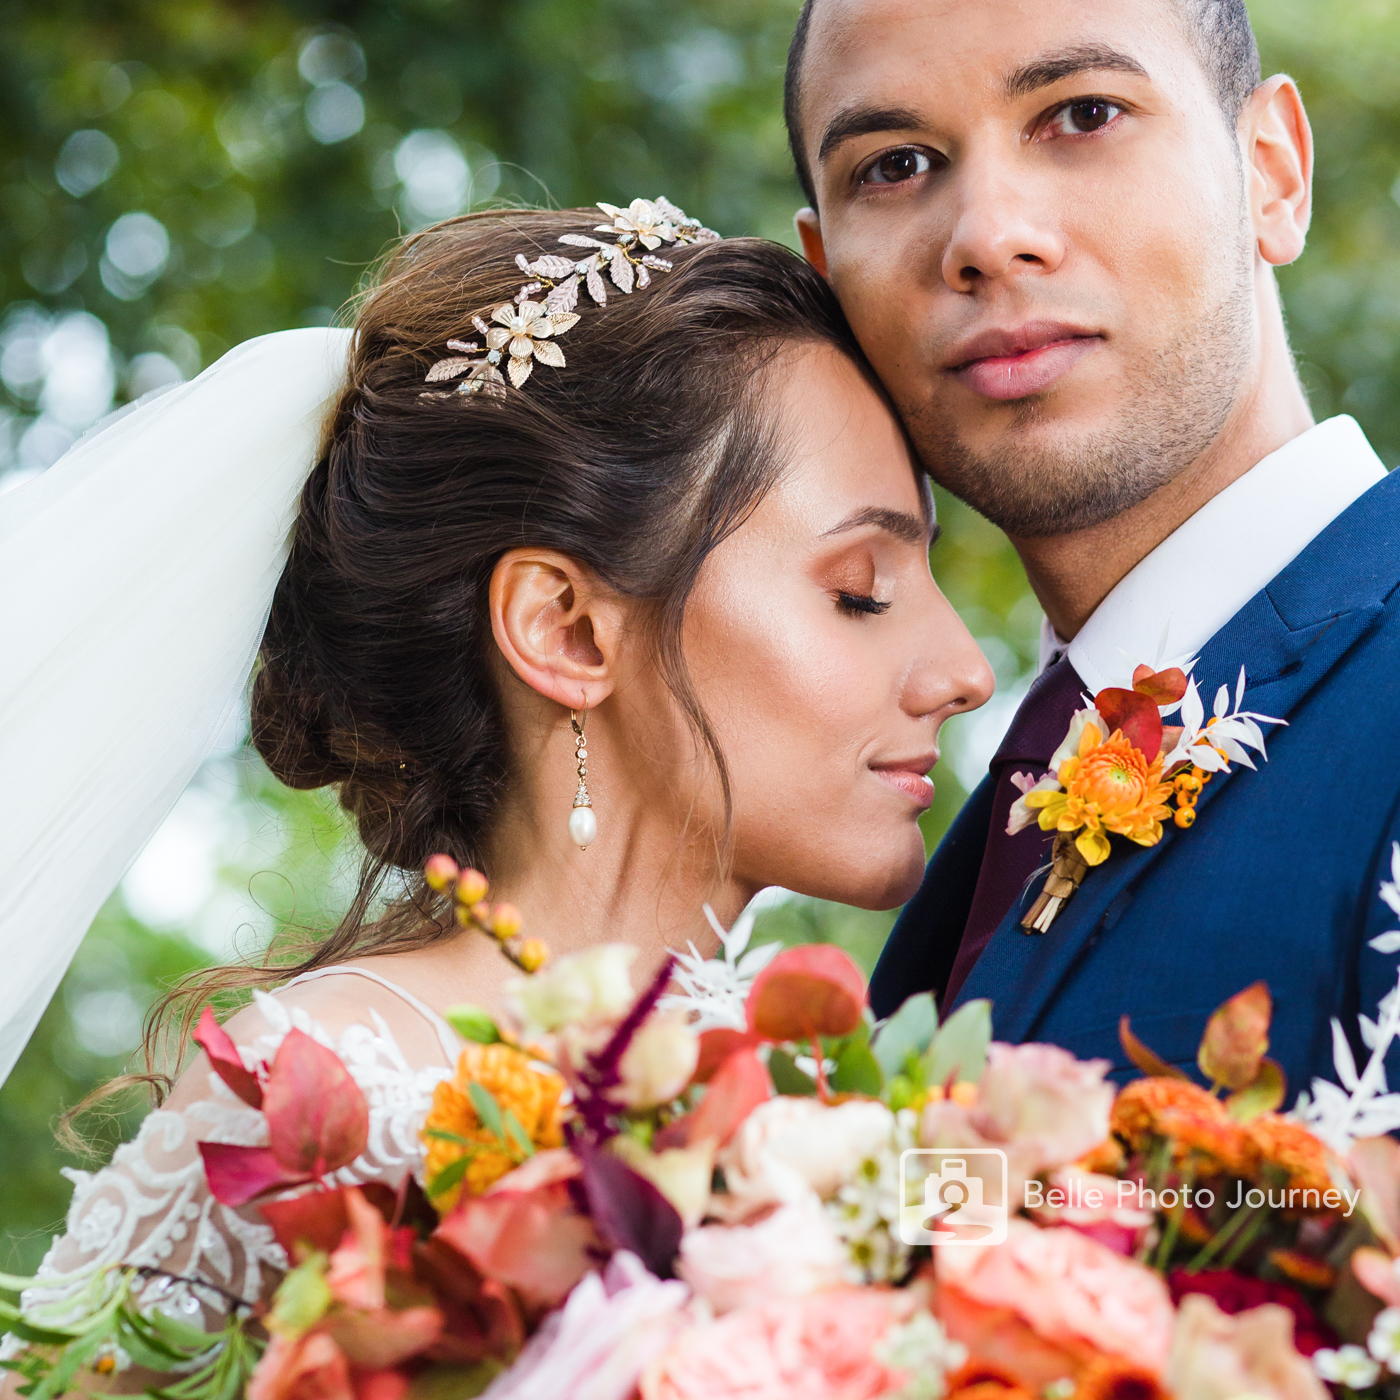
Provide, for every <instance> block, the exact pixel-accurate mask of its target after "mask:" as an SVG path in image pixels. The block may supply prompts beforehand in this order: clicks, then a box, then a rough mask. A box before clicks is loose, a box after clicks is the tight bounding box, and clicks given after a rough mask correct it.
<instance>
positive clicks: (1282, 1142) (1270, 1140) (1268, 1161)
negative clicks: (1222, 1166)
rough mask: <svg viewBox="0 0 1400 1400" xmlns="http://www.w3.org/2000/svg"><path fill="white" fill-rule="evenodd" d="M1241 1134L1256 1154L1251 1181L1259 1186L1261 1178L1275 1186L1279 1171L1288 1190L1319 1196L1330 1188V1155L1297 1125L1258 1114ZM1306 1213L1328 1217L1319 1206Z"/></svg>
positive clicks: (1331, 1186)
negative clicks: (1256, 1158)
mask: <svg viewBox="0 0 1400 1400" xmlns="http://www.w3.org/2000/svg"><path fill="white" fill-rule="evenodd" d="M1245 1131H1246V1132H1247V1133H1248V1134H1249V1139H1250V1141H1251V1142H1252V1143H1253V1144H1254V1149H1255V1151H1256V1152H1257V1153H1258V1168H1257V1171H1256V1173H1255V1176H1254V1179H1255V1180H1257V1181H1259V1182H1260V1184H1261V1185H1265V1184H1267V1181H1266V1180H1265V1178H1267V1177H1269V1176H1271V1175H1272V1176H1274V1177H1275V1184H1277V1181H1276V1178H1277V1175H1278V1173H1280V1172H1282V1173H1285V1174H1286V1175H1287V1177H1288V1188H1289V1189H1294V1190H1298V1191H1316V1192H1317V1193H1318V1196H1319V1197H1320V1196H1321V1194H1322V1192H1324V1191H1328V1190H1332V1189H1334V1186H1333V1180H1332V1173H1331V1171H1330V1170H1329V1166H1330V1162H1331V1153H1330V1152H1329V1151H1328V1150H1327V1147H1326V1145H1325V1144H1323V1143H1322V1142H1319V1141H1318V1139H1317V1138H1315V1137H1314V1136H1313V1135H1312V1134H1311V1133H1310V1132H1309V1131H1308V1130H1307V1129H1306V1128H1305V1127H1304V1126H1303V1125H1302V1124H1301V1123H1295V1122H1293V1121H1292V1119H1289V1118H1283V1117H1281V1116H1280V1115H1279V1114H1277V1113H1261V1114H1260V1115H1259V1117H1258V1118H1254V1119H1251V1120H1250V1122H1248V1123H1247V1124H1246V1125H1245ZM1271 1169H1272V1170H1271ZM1307 1213H1308V1214H1330V1212H1329V1211H1328V1210H1327V1208H1326V1207H1323V1206H1320V1205H1319V1206H1318V1207H1316V1208H1315V1209H1313V1210H1310V1211H1308V1212H1307Z"/></svg>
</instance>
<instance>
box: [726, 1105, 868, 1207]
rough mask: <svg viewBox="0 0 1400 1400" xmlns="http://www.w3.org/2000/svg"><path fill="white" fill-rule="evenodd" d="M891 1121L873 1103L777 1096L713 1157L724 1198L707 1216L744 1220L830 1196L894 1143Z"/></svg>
mask: <svg viewBox="0 0 1400 1400" xmlns="http://www.w3.org/2000/svg"><path fill="white" fill-rule="evenodd" d="M893 1132H894V1114H892V1113H891V1112H890V1111H889V1109H888V1108H886V1107H885V1105H884V1104H882V1103H878V1102H876V1101H875V1100H873V1099H851V1100H849V1101H847V1102H846V1103H842V1104H835V1105H829V1104H824V1103H821V1102H819V1101H818V1100H817V1099H809V1098H790V1097H779V1098H772V1099H768V1100H766V1101H765V1102H764V1103H761V1104H759V1105H758V1106H757V1107H756V1108H755V1109H754V1110H753V1111H752V1112H751V1113H750V1114H749V1115H748V1117H747V1118H745V1119H744V1121H743V1122H742V1123H741V1124H740V1125H739V1130H738V1132H736V1133H735V1134H734V1136H733V1138H731V1139H730V1141H729V1143H728V1145H727V1146H726V1147H724V1148H723V1149H722V1150H721V1151H720V1153H719V1156H718V1157H717V1158H716V1164H717V1165H718V1166H719V1167H720V1168H721V1169H722V1170H723V1172H724V1181H725V1187H726V1192H725V1194H724V1195H720V1196H712V1197H711V1198H710V1213H711V1214H712V1215H714V1216H717V1217H718V1218H719V1219H721V1220H731V1221H732V1220H744V1219H746V1218H747V1217H749V1216H751V1215H753V1214H755V1213H756V1212H757V1211H760V1210H762V1209H763V1208H764V1207H766V1206H773V1205H783V1204H787V1203H790V1202H793V1201H799V1200H801V1199H802V1198H803V1197H804V1196H806V1195H808V1194H809V1193H811V1192H813V1191H815V1192H816V1194H817V1195H818V1196H821V1197H823V1198H825V1197H827V1196H833V1195H835V1194H836V1192H837V1190H838V1189H839V1188H840V1187H841V1186H842V1184H843V1183H844V1182H846V1181H848V1180H849V1179H850V1178H851V1177H852V1176H853V1175H854V1174H855V1171H856V1169H857V1168H858V1167H859V1166H860V1164H861V1163H862V1162H863V1161H865V1160H866V1158H868V1157H873V1156H874V1155H875V1154H876V1153H877V1152H878V1151H880V1149H881V1148H882V1147H886V1146H888V1145H889V1144H890V1142H891V1139H892V1136H893Z"/></svg>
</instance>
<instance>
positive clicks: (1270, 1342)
mask: <svg viewBox="0 0 1400 1400" xmlns="http://www.w3.org/2000/svg"><path fill="white" fill-rule="evenodd" d="M1166 1382H1167V1385H1168V1387H1169V1388H1170V1389H1171V1390H1172V1392H1173V1393H1174V1394H1176V1395H1189V1396H1191V1400H1231V1397H1235V1396H1240V1395H1248V1396H1251V1397H1258V1400H1327V1397H1328V1390H1327V1387H1326V1386H1325V1385H1323V1384H1322V1382H1321V1381H1320V1380H1319V1379H1318V1378H1317V1375H1316V1374H1315V1373H1314V1371H1313V1368H1312V1366H1311V1365H1310V1364H1309V1362H1308V1361H1307V1360H1306V1359H1305V1358H1304V1357H1302V1356H1300V1355H1299V1354H1298V1351H1297V1349H1296V1348H1295V1347H1294V1345H1293V1314H1292V1313H1291V1312H1289V1310H1288V1309H1287V1308H1284V1307H1280V1306H1279V1305H1278V1304H1277V1303H1261V1304H1260V1305H1259V1306H1258V1307H1257V1308H1250V1309H1249V1310H1248V1311H1247V1312H1241V1313H1236V1314H1235V1315H1234V1316H1233V1317H1231V1316H1229V1315H1228V1314H1226V1313H1223V1312H1221V1311H1220V1309H1219V1308H1218V1307H1216V1305H1215V1304H1214V1303H1213V1302H1212V1301H1211V1300H1210V1299H1209V1298H1207V1297H1206V1296H1205V1295H1204V1294H1203V1293H1188V1294H1187V1295H1186V1296H1185V1297H1184V1298H1183V1299H1182V1300H1181V1309H1180V1311H1179V1312H1178V1314H1177V1319H1176V1337H1175V1339H1174V1340H1173V1342H1172V1349H1171V1359H1170V1361H1169V1362H1168V1363H1167V1373H1166Z"/></svg>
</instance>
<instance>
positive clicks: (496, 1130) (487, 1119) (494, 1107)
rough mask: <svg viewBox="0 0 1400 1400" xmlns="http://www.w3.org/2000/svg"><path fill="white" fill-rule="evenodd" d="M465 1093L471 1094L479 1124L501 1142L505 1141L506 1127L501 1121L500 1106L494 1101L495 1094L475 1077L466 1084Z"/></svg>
mask: <svg viewBox="0 0 1400 1400" xmlns="http://www.w3.org/2000/svg"><path fill="white" fill-rule="evenodd" d="M467 1093H468V1094H469V1095H470V1096H471V1101H472V1107H473V1108H474V1109H476V1116H477V1117H478V1118H480V1119H481V1126H482V1127H483V1128H485V1129H486V1131H487V1132H488V1133H493V1134H494V1135H495V1136H496V1138H497V1139H499V1140H500V1141H501V1142H505V1140H506V1128H505V1124H504V1123H503V1122H502V1121H501V1106H500V1104H498V1103H497V1102H496V1098H495V1095H494V1094H492V1092H491V1091H490V1089H488V1088H487V1087H486V1086H485V1085H484V1084H478V1083H477V1082H476V1080H475V1079H473V1080H472V1081H471V1082H470V1083H469V1084H468V1085H467Z"/></svg>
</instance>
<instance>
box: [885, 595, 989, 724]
mask: <svg viewBox="0 0 1400 1400" xmlns="http://www.w3.org/2000/svg"><path fill="white" fill-rule="evenodd" d="M939 603H940V605H941V607H940V616H939V617H938V619H937V621H936V623H935V625H934V626H933V627H931V628H930V629H929V631H928V633H927V634H926V635H927V641H926V644H925V647H924V655H923V656H922V657H921V658H920V660H919V662H918V664H917V665H916V666H915V667H914V668H913V670H912V671H911V672H910V675H909V680H908V684H907V686H906V687H905V694H904V708H905V710H906V712H907V713H909V714H910V715H914V716H918V717H922V716H925V715H935V714H936V715H937V716H938V717H939V718H940V719H947V718H948V716H949V715H955V714H961V713H962V712H963V711H964V710H975V709H977V708H978V707H979V706H981V705H985V704H986V703H987V701H988V700H990V699H991V696H992V691H993V690H995V689H996V677H995V675H994V674H993V672H992V668H991V666H990V664H989V663H988V661H987V658H986V657H985V656H984V655H983V654H982V648H981V647H979V646H978V645H977V643H976V642H975V641H974V640H973V637H972V633H971V632H969V631H968V630H967V627H966V626H965V625H964V623H963V620H962V618H960V617H959V616H958V615H957V613H956V612H954V611H953V608H952V606H951V605H950V604H949V603H948V602H947V600H946V599H944V598H941V597H940V599H939Z"/></svg>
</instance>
